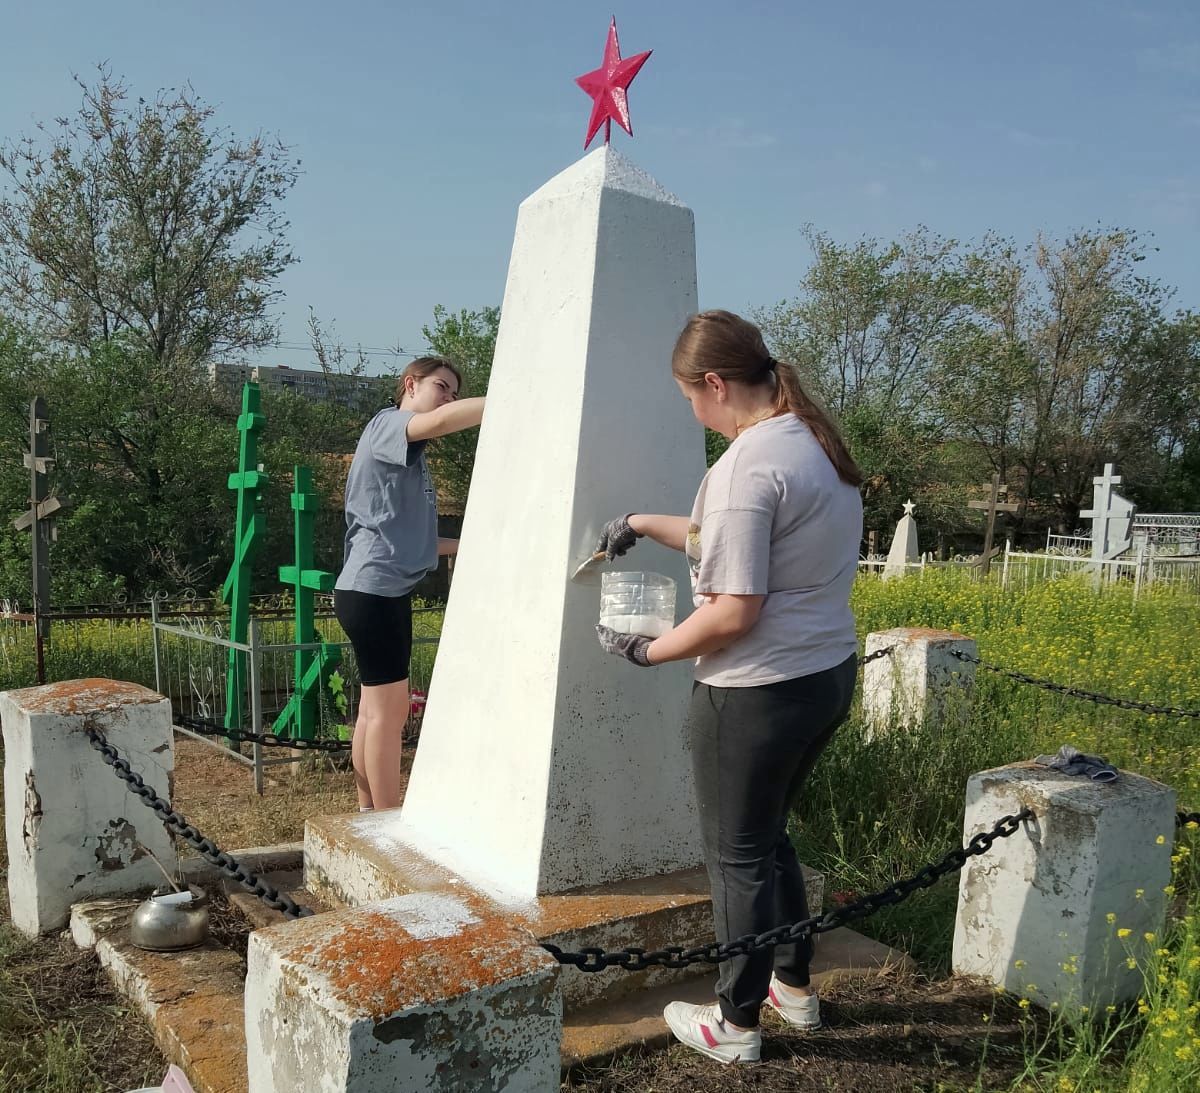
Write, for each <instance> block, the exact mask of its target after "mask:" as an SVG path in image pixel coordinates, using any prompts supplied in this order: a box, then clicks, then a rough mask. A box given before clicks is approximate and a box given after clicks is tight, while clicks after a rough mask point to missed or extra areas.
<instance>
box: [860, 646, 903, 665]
mask: <svg viewBox="0 0 1200 1093" xmlns="http://www.w3.org/2000/svg"><path fill="white" fill-rule="evenodd" d="M895 648H896V647H895V646H894V645H885V646H884V647H883V648H882V649H876V650H875V652H873V653H868V654H867V655H866V656H865V657H862V658H861V659H860V660H859V662H858V666H859V667H860V668H864V667H866V665H868V664H870V663H871V661H873V660H878V659H879V658H880V657H890V656H891V655H892V650H893V649H895Z"/></svg>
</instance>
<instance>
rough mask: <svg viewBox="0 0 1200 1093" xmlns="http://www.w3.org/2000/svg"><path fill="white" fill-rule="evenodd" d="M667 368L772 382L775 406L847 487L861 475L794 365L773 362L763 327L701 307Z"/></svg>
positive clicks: (689, 378) (694, 376) (695, 376)
mask: <svg viewBox="0 0 1200 1093" xmlns="http://www.w3.org/2000/svg"><path fill="white" fill-rule="evenodd" d="M671 372H672V373H673V374H674V376H675V378H676V379H678V380H680V381H681V382H683V383H692V384H696V383H703V382H704V377H705V375H706V374H707V373H709V372H713V373H715V374H716V375H718V376H720V377H721V379H723V380H724V381H725V382H726V383H730V382H733V383H741V384H744V385H746V386H747V387H762V386H767V385H771V386H773V387H774V389H775V409H776V411H777V412H778V413H784V412H785V411H789V410H790V411H791V412H792V413H793V414H795V415H796V416H797V417H798V418H799V419H800V420H801V421H803V422H804V424H805V425H807V426H808V427H809V429H810V430H811V432H812V434H813V436H814V437H816V439H817V443H818V444H820V445H821V448H822V449H823V450H824V452H825V454H826V455H827V456H829V462H830V463H832V464H833V467H834V470H836V471H837V474H838V477H839V478H840V479H841V480H842V481H843V482H845V483H846V484H847V485H850V486H858V485H861V483H862V480H863V476H862V471H860V470H859V469H858V464H856V463H855V462H854V458H853V456H851V455H850V450H849V449H848V448H847V447H846V442H845V441H844V440H843V439H842V435H841V433H840V431H839V430H838V427H837V425H836V423H835V422H834V420H833V417H832V416H831V415H830V414H829V412H828V411H827V410H825V409H824V407H822V406H821V405H820V404H819V403H818V402H817V401H816V400H815V399H813V398H812V396H810V395H809V394H808V392H807V391H805V390H804V385H803V384H802V383H801V382H800V375H799V373H798V372H797V371H796V369H795V368H794V367H793V366H792V365H790V364H786V363H785V362H783V361H777V360H775V358H774V357H772V356H771V353H770V351H769V350H768V349H767V343H766V342H765V341H763V336H762V331H761V330H759V329H758V327H757V326H755V325H754V324H753V323H752V322H749V321H747V320H746V319H743V318H742V317H741V316H740V315H735V314H734V313H733V312H732V311H702V312H700V314H699V315H693V316H692V317H691V318H690V319H689V320H688V322H687V325H686V326H685V327H684V328H683V333H682V334H680V335H679V338H678V340H677V341H676V342H675V351H674V353H672V355H671Z"/></svg>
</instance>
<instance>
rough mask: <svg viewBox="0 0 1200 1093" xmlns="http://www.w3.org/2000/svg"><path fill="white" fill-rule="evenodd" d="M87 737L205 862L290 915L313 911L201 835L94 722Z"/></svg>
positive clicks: (117, 772)
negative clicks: (156, 790) (163, 797)
mask: <svg viewBox="0 0 1200 1093" xmlns="http://www.w3.org/2000/svg"><path fill="white" fill-rule="evenodd" d="M84 732H86V733H87V738H88V740H89V741H90V742H91V745H92V747H93V748H95V749H96V750H97V751H98V752H99V753H100V756H101V758H103V760H104V761H105V762H106V763H107V764H108V765H109V766H110V767H112V769H113V770H114V771H115V772H116V774H117V777H118V778H120V779H121V780H122V781H124V782H126V783H127V784H128V786H129V788H130V790H131V791H132V792H133V793H136V794H137V795H138V796H139V797H140V798H141V799H142V801H143V802H144V803H145V804H146V805H147V806H148V807H149V808H150V809H151V810H152V811H153V812H155V813H156V814H157V815H158V817H159V819H161V820H162V822H163V823H164V824H166V826H167V828H168V829H169V830H171V831H173V832H174V833H175V834H176V835H178V836H180V837H181V838H182V839H184V840H185V841H186V842H187V843H188V844H190V845H191V846H192V847H194V848H195V849H196V850H197V851H198V852H199V853H200V856H201V857H203V858H204V860H205V861H207V862H211V863H212V864H213V865H215V866H216V867H217V868H218V869H220V870H221V871H222V872H224V873H226V874H227V875H228V876H230V877H232V878H233V879H234V880H235V881H237V882H238V884H240V885H241V886H242V887H243V888H245V889H246V891H248V892H252V893H253V894H254V895H256V896H257V897H258V898H259V899H261V900H262V901H263V903H265V904H266V905H267V906H268V907H270V908H271V909H272V910H275V911H282V912H283V914H284V916H285V917H286V918H305V917H307V916H308V915H311V914H312V913H313V911H312V909H311V908H309V907H301V906H300V904H298V903H297V902H296V901H295V900H293V899H291V898H290V897H288V896H285V895H284V894H283V893H282V892H280V891H279V889H277V888H274V887H272V886H271V885H269V884H268V883H267V882H266V881H265V880H263V879H262V877H260V876H259V875H258V874H257V873H254V872H252V871H251V870H249V869H247V868H246V867H245V866H244V865H242V864H241V862H239V861H238V860H237V859H236V858H233V857H231V856H230V855H228V854H226V853H225V851H224V850H222V849H221V848H220V847H219V846H217V844H216V843H214V842H213V841H212V839H209V838H206V837H205V836H204V835H201V834H200V832H199V831H197V830H196V829H195V828H194V827H193V826H192V825H191V824H190V823H188V822H187V820H186V819H184V818H183V817H182V816H180V815H179V813H178V812H176V811H175V810H174V809H173V808H172V807H171V806H170V805H169V804H168V803H167V802H166V801H164V800H163V799H162V798H161V797H160V796H159V795H158V794H157V793H155V792H154V790H153V789H151V787H150V786H148V785H146V783H145V782H144V781H143V780H142V776H141V775H140V774H137V773H135V772H134V771H133V770H131V769H130V766H129V764H128V763H127V762H126V761H125V760H124V759H122V758H121V756H120V754H119V753H118V752H117V750H116V748H114V747H113V746H112V745H111V744H110V743H109V742H108V740H107V739H106V738H105V736H104V733H103V732H102V731H101V730H100V729H98V728H96V727H95V726H94V725H87V726H85V728H84Z"/></svg>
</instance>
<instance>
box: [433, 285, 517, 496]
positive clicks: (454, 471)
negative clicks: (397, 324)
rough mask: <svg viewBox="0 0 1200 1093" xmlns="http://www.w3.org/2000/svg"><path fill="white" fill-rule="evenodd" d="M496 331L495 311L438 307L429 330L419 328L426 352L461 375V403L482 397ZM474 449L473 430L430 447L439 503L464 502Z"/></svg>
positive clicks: (476, 436) (497, 311)
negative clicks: (441, 499) (426, 344)
mask: <svg viewBox="0 0 1200 1093" xmlns="http://www.w3.org/2000/svg"><path fill="white" fill-rule="evenodd" d="M499 330H500V309H499V308H498V307H485V308H481V309H480V310H479V311H467V310H462V311H458V312H451V311H448V310H447V309H446V308H444V307H443V306H442V305H441V304H438V305H437V307H435V308H434V309H433V323H432V325H429V326H425V327H422V331H423V333H424V334H425V337H426V339H427V340H428V342H429V347H430V349H431V350H432V351H433V352H434V353H436V354H438V355H439V356H443V357H448V358H449V359H450V360H452V361H453V362H454V363H455V364H456V365H457V366H458V368H459V370H460V371H461V372H462V376H463V385H462V391H461V394H463V395H464V396H466V397H473V396H478V395H486V394H487V388H488V380H489V379H490V377H491V374H492V358H493V357H494V356H495V353H496V335H497V333H498V332H499ZM478 443H479V430H478V429H465V430H463V431H462V432H460V433H451V434H450V435H449V436H444V437H441V438H440V439H439V440H437V441H436V442H435V443H434V444H433V445H432V447H431V449H430V454H429V462H430V465H431V468H432V470H433V472H434V474H435V475H436V477H437V480H438V484H439V485H440V487H441V488H442V491H443V493H444V495H445V498H444V499H454V500H456V501H459V502H465V501H466V499H467V487H468V485H469V484H470V481H471V471H472V469H473V468H474V466H475V447H476V445H477V444H478Z"/></svg>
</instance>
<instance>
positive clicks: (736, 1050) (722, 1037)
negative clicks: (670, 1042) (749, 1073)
mask: <svg viewBox="0 0 1200 1093" xmlns="http://www.w3.org/2000/svg"><path fill="white" fill-rule="evenodd" d="M663 1017H665V1018H666V1019H667V1024H668V1025H669V1026H670V1027H671V1031H672V1032H673V1033H675V1037H676V1039H678V1040H679V1042H680V1043H682V1044H687V1046H688V1047H690V1048H692V1049H693V1050H695V1051H698V1052H700V1053H701V1054H702V1055H707V1056H708V1057H709V1058H710V1059H716V1060H717V1062H719V1063H757V1062H758V1060H759V1053H760V1052H761V1051H762V1033H761V1032H760V1031H759V1030H758V1029H757V1028H752V1029H747V1030H746V1031H745V1032H739V1031H738V1030H737V1029H735V1028H731V1027H730V1026H729V1025H728V1024H727V1023H726V1022H725V1018H724V1017H722V1016H721V1007H720V1006H719V1005H718V1004H717V1003H716V1002H714V1003H712V1005H708V1006H694V1005H692V1004H691V1003H690V1002H672V1003H671V1004H670V1005H669V1006H668V1007H667V1008H666V1009H665V1010H663Z"/></svg>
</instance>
